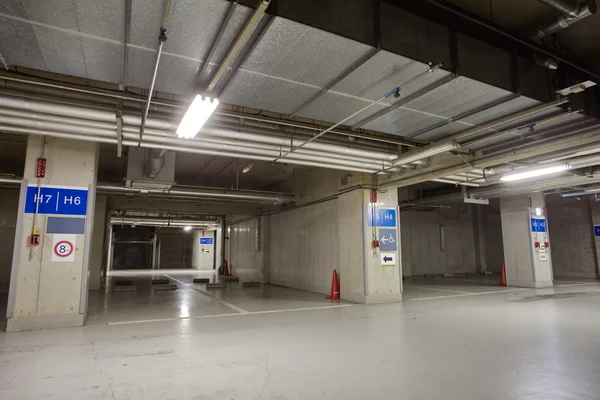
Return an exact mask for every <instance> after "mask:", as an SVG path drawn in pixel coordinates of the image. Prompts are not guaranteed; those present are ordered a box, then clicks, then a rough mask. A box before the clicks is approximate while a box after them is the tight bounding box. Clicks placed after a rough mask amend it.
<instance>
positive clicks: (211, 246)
mask: <svg viewBox="0 0 600 400" xmlns="http://www.w3.org/2000/svg"><path fill="white" fill-rule="evenodd" d="M193 235H194V245H193V247H192V267H194V268H195V269H200V270H212V269H213V265H214V257H215V254H214V251H215V231H214V230H213V231H205V230H202V229H196V230H194V233H193Z"/></svg>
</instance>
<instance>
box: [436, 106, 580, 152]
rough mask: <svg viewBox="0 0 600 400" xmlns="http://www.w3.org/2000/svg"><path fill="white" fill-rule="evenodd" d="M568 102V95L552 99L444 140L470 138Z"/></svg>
mask: <svg viewBox="0 0 600 400" xmlns="http://www.w3.org/2000/svg"><path fill="white" fill-rule="evenodd" d="M568 102H569V99H568V98H567V97H559V98H557V99H556V100H553V101H550V102H548V103H544V104H540V105H539V106H535V107H531V108H528V109H526V110H523V111H519V112H517V113H514V114H510V115H507V116H505V117H502V118H498V119H495V120H493V121H490V122H487V123H485V124H482V125H478V126H475V127H473V128H471V129H467V130H466V131H462V132H459V133H457V134H454V135H452V136H450V137H448V138H444V139H443V141H444V142H445V141H448V140H451V139H452V140H460V139H465V138H468V137H470V136H473V135H476V134H478V133H481V132H485V131H487V130H490V129H492V128H495V127H497V126H500V125H504V124H508V123H510V122H514V121H518V120H520V119H522V118H525V117H529V116H531V115H535V114H538V113H540V112H542V111H546V110H549V109H551V108H554V107H558V106H560V105H562V104H566V103H568ZM480 140H481V139H480ZM464 145H465V146H468V145H469V143H466V144H464Z"/></svg>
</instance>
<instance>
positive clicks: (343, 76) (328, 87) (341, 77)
mask: <svg viewBox="0 0 600 400" xmlns="http://www.w3.org/2000/svg"><path fill="white" fill-rule="evenodd" d="M379 50H380V49H374V50H373V51H370V52H369V53H367V54H365V55H364V56H363V57H361V58H359V59H358V60H357V61H356V62H354V63H353V64H352V65H350V66H349V67H348V68H346V69H345V70H344V71H343V72H342V73H341V74H340V75H339V76H337V77H336V78H335V79H333V80H332V81H331V82H329V83H328V84H327V85H326V86H325V87H324V88H323V89H321V90H320V91H319V92H318V93H317V94H315V95H314V96H312V97H311V98H309V99H308V100H306V101H305V102H304V103H302V104H300V106H298V108H296V109H295V110H294V111H292V112H291V113H290V115H289V118H290V119H291V118H293V117H294V116H295V115H296V114H297V113H299V112H300V111H302V110H303V109H304V108H305V107H307V106H308V105H309V104H311V103H313V102H314V101H315V100H317V99H318V98H319V97H321V96H322V95H324V94H325V93H327V92H328V91H330V90H331V89H333V87H334V86H335V85H337V84H338V83H340V82H341V81H342V80H344V79H346V78H347V77H348V75H350V74H351V73H353V72H354V71H356V70H357V69H358V68H360V67H361V66H363V65H364V64H365V63H366V62H367V61H369V60H370V59H371V58H373V57H374V56H375V55H376V54H377V53H379Z"/></svg>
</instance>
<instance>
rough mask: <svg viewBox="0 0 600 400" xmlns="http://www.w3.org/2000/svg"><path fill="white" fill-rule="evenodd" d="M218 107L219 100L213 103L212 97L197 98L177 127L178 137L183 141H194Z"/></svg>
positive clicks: (214, 100) (199, 96)
mask: <svg viewBox="0 0 600 400" xmlns="http://www.w3.org/2000/svg"><path fill="white" fill-rule="evenodd" d="M218 105H219V100H217V99H213V100H212V101H211V99H210V97H202V96H201V95H198V96H196V98H195V99H194V101H192V104H190V106H189V108H188V109H187V111H186V112H185V115H184V116H183V119H182V120H181V123H180V124H179V126H178V127H177V136H179V137H180V138H182V139H193V138H194V136H196V134H197V133H198V132H200V129H202V127H203V126H204V124H205V123H206V121H207V120H208V118H209V117H210V116H211V115H212V113H213V112H214V111H215V108H217V106H218Z"/></svg>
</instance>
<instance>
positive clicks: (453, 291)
mask: <svg viewBox="0 0 600 400" xmlns="http://www.w3.org/2000/svg"><path fill="white" fill-rule="evenodd" d="M411 287H414V288H417V289H425V290H437V291H439V292H448V293H463V294H468V293H473V292H462V291H458V290H449V289H438V288H431V287H426V286H411Z"/></svg>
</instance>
